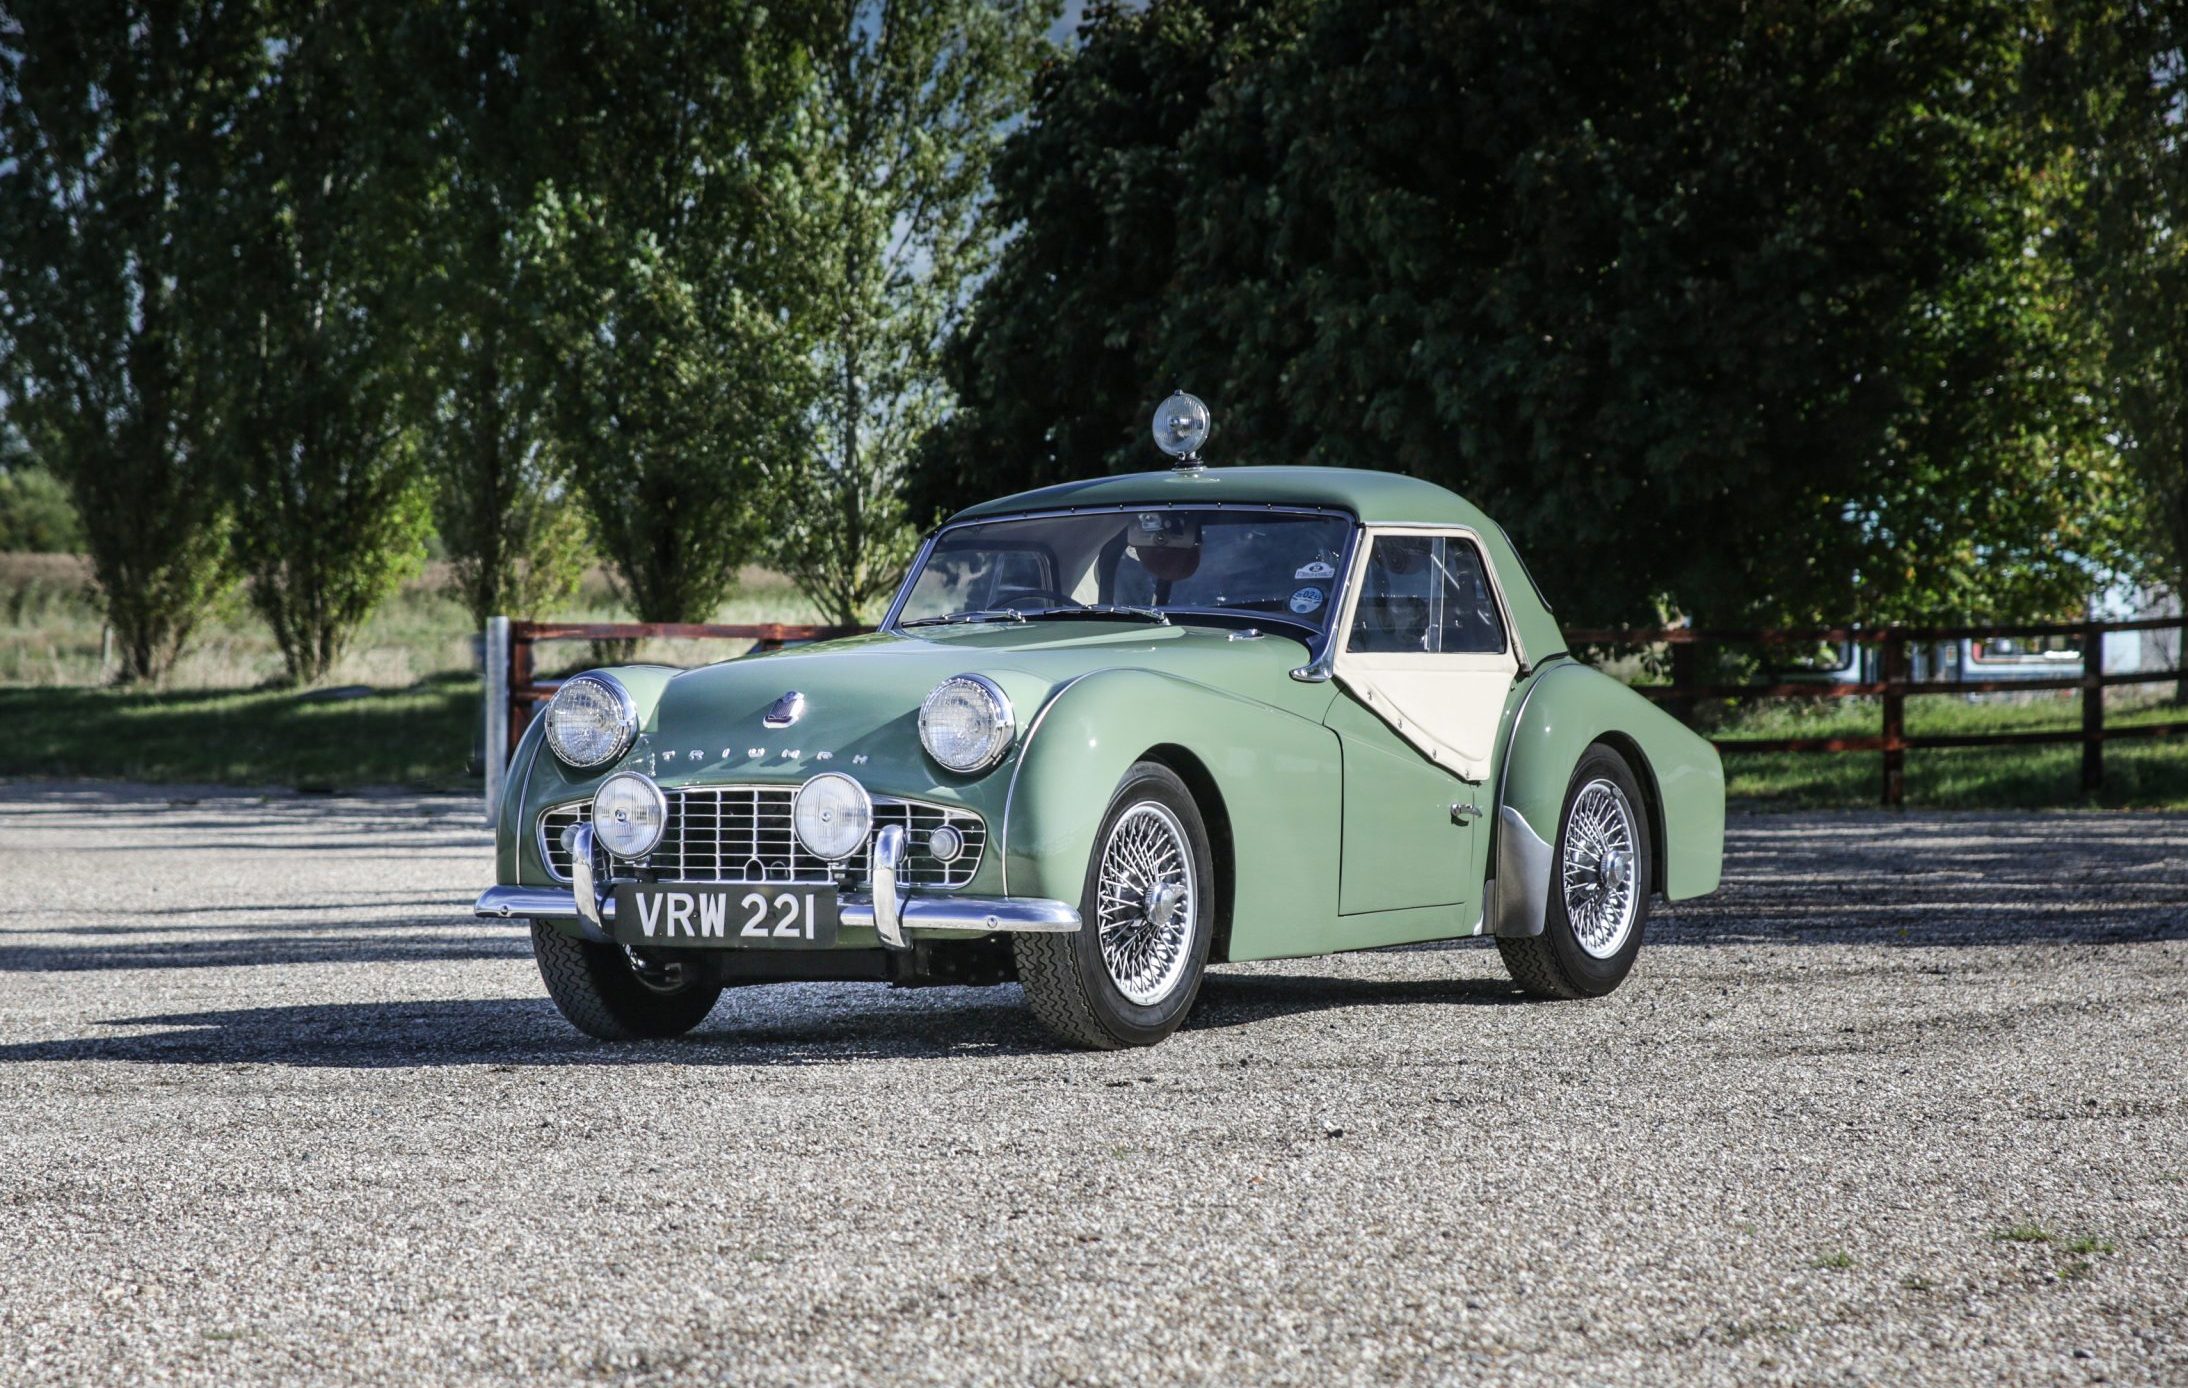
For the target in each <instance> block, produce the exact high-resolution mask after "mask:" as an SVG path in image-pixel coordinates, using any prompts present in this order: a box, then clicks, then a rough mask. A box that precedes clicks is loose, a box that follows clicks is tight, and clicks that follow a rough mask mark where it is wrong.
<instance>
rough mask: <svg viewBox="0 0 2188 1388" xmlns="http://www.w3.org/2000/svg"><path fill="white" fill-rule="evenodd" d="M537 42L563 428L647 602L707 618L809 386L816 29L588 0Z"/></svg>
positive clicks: (719, 9) (755, 537) (632, 581)
mask: <svg viewBox="0 0 2188 1388" xmlns="http://www.w3.org/2000/svg"><path fill="white" fill-rule="evenodd" d="M527 58H528V61H527V62H526V63H525V68H524V70H525V72H526V80H527V81H528V82H532V83H536V84H540V87H541V89H542V90H544V91H550V92H552V93H553V94H554V99H555V101H556V102H557V103H558V105H559V106H560V107H561V108H562V109H563V110H564V111H565V112H566V113H567V115H566V117H565V118H564V119H562V120H560V121H559V123H557V124H556V125H555V126H554V133H555V138H556V140H557V157H558V172H557V174H556V176H555V177H554V178H553V179H552V180H551V181H549V182H547V183H546V184H544V185H542V187H541V188H540V190H539V194H538V198H537V203H536V206H535V208H534V211H533V213H532V214H531V218H530V226H529V229H528V232H527V242H526V247H525V255H526V258H527V261H528V263H529V264H530V265H531V266H532V267H534V270H535V271H536V274H537V275H538V280H537V303H538V305H539V319H538V321H539V322H540V325H541V337H540V341H541V342H542V344H543V346H544V348H545V350H546V352H547V354H548V355H547V360H548V362H549V364H550V366H551V369H552V370H553V371H554V373H555V382H556V383H555V386H554V389H553V391H552V405H553V409H552V414H551V418H552V421H553V438H554V444H555V446H556V447H557V448H558V449H560V450H561V451H562V452H563V454H564V456H565V458H566V459H567V462H568V464H569V467H570V470H571V475H572V477H573V478H574V479H575V482H576V485H577V488H578V490H579V492H580V494H581V495H582V496H583V497H584V498H585V501H586V505H587V511H588V514H589V516H590V519H591V523H592V528H593V532H594V534H595V536H596V538H597V540H598V542H599V544H600V546H601V548H602V551H603V552H604V554H605V556H606V557H607V559H608V560H609V562H610V563H611V564H612V565H613V567H614V570H615V573H616V576H617V578H618V580H619V582H620V583H621V585H622V587H623V590H624V594H625V597H626V598H627V600H628V601H629V603H630V606H631V608H632V609H633V611H634V612H635V613H636V614H637V616H638V618H639V619H640V620H641V621H704V620H706V619H708V618H710V617H711V616H712V615H713V613H714V610H715V608H716V607H717V606H718V605H719V604H720V603H721V602H722V600H723V599H724V598H725V597H726V596H727V595H728V594H729V592H730V590H731V588H732V586H733V584H734V582H735V579H736V572H737V568H738V566H739V565H740V564H741V563H742V562H744V561H745V560H746V559H747V558H749V557H750V556H751V555H752V554H753V553H754V551H755V549H756V547H757V545H758V543H759V540H760V530H761V526H760V513H761V508H760V506H759V505H758V497H757V493H758V488H759V487H760V485H761V482H762V479H763V478H765V477H766V476H768V475H770V473H773V472H778V471H779V470H781V469H782V468H783V467H784V465H785V463H784V460H785V459H787V458H788V457H790V456H791V454H792V453H793V452H794V450H795V449H796V448H797V446H798V432H799V431H798V424H799V408H800V405H801V404H802V402H803V401H804V400H806V399H807V398H809V389H810V386H809V378H810V374H811V363H810V342H809V339H808V337H807V336H806V334H805V332H804V330H803V328H802V326H801V324H802V320H799V319H794V317H793V315H792V312H791V307H792V306H793V305H795V304H798V303H800V302H803V301H805V300H808V299H810V298H811V297H812V287H811V284H810V280H809V277H808V270H809V258H808V257H807V256H806V255H805V254H803V251H804V247H803V246H802V245H801V243H800V241H799V235H800V232H801V228H802V226H803V221H802V214H801V211H800V204H801V202H802V201H803V199H804V198H805V197H806V196H807V193H806V190H805V188H804V187H803V186H801V183H800V179H799V176H798V175H799V166H798V164H797V161H796V155H797V150H798V146H797V141H796V129H795V124H796V116H797V111H798V100H799V96H800V89H801V83H802V81H803V80H804V77H805V75H806V74H805V70H804V68H803V66H802V57H801V51H800V46H799V44H798V43H797V41H796V36H795V34H794V33H793V32H791V29H790V28H789V26H787V25H786V24H785V23H783V22H780V21H777V20H776V19H775V18H774V17H773V16H772V15H771V14H770V13H769V11H767V10H766V9H765V8H764V7H763V6H761V5H759V4H757V3H724V4H718V5H705V6H699V5H686V4H683V3H681V0H592V3H576V4H569V5H564V6H560V7H557V8H556V9H555V10H554V11H553V12H552V13H551V15H550V16H549V21H548V22H547V23H545V24H544V25H542V27H541V28H540V30H539V32H538V33H536V34H535V35H534V36H533V38H532V39H531V40H530V42H529V47H528V49H527Z"/></svg>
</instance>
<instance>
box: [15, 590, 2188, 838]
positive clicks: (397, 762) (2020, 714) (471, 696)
mask: <svg viewBox="0 0 2188 1388" xmlns="http://www.w3.org/2000/svg"><path fill="white" fill-rule="evenodd" d="M534 615H537V616H541V617H546V618H554V619H562V620H571V621H618V620H626V619H628V617H629V615H630V614H629V612H628V611H627V610H625V609H624V608H623V607H622V605H621V604H620V603H619V602H618V601H617V599H616V597H615V594H614V591H613V589H612V587H611V586H610V584H609V582H608V580H607V578H606V577H605V575H603V574H601V573H599V572H597V571H596V572H594V573H593V574H591V575H590V576H589V577H588V578H587V579H586V581H585V583H584V585H583V587H582V588H581V590H580V591H579V593H578V595H577V597H576V598H575V599H574V600H573V601H572V602H571V603H570V605H569V606H568V607H566V608H565V609H563V610H561V611H557V612H551V613H538V614H534ZM715 619H716V620H717V621H723V622H810V621H815V620H817V619H818V618H817V614H816V613H815V612H814V610H813V608H812V605H811V604H810V603H808V602H807V601H806V600H805V599H804V598H803V597H802V596H801V595H799V594H798V592H797V591H796V590H795V589H794V588H792V587H791V586H790V585H789V583H788V582H787V581H786V580H784V579H783V578H782V577H781V576H780V575H777V574H772V573H768V572H766V571H765V570H760V569H748V570H746V571H745V572H744V574H743V575H742V576H741V581H740V586H739V590H738V592H737V594H736V596H734V597H733V598H731V600H730V601H729V602H727V603H725V604H723V606H722V608H721V610H720V611H719V612H717V613H716V614H715ZM470 626H471V624H470V620H469V618H468V617H466V616H465V614H464V611H463V609H462V608H461V607H460V606H459V605H458V604H457V603H456V602H455V601H454V600H453V599H452V598H450V597H449V596H448V592H447V571H446V569H445V568H444V567H439V566H436V567H434V568H431V569H429V570H428V571H427V573H426V574H424V575H423V576H421V577H420V578H419V579H417V580H415V581H413V582H412V583H409V584H407V585H405V586H404V587H403V588H402V589H401V590H400V591H399V592H397V593H396V594H395V595H393V596H392V597H391V598H389V599H388V601H387V602H386V603H384V604H382V606H381V608H380V610H379V611H378V612H377V613H376V614H374V616H373V618H372V620H371V621H369V622H367V623H366V624H365V626H364V628H363V630H361V631H360V632H359V633H358V634H357V637H356V639H355V640H354V641H353V642H352V644H351V647H350V650H349V652H348V654H347V655H345V656H344V657H343V659H342V661H341V663H340V664H339V665H338V666H337V667H336V668H335V670H334V671H333V672H332V674H331V675H330V676H329V678H328V683H329V684H333V685H365V686H369V687H370V688H371V689H372V691H373V693H372V694H371V695H370V696H369V697H367V698H363V699H359V700H355V701H353V702H342V703H312V702H308V701H299V700H298V699H297V697H296V696H295V695H293V694H289V693H283V692H268V691H267V690H266V689H265V688H264V686H266V685H267V684H268V683H269V682H270V681H272V680H274V679H275V678H276V677H278V676H279V674H280V672H281V658H280V653H279V652H278V651H277V650H276V649H275V648H274V644H273V640H272V638H271V636H270V635H268V633H267V632H266V630H265V627H264V625H263V624H262V623H260V622H259V621H258V620H257V618H256V617H255V616H254V615H253V614H252V612H251V610H250V608H249V606H248V604H247V603H245V602H244V601H243V599H242V597H241V596H240V595H232V596H231V597H230V598H229V599H228V600H227V601H225V602H224V603H223V604H222V605H221V606H220V607H219V608H217V609H216V610H215V611H213V612H211V613H208V614H207V615H206V618H205V619H204V621H203V623H202V624H201V626H200V629H199V631H198V633H197V635H196V637H195V638H194V640H193V641H192V644H191V647H190V649H189V651H188V653H187V654H186V655H185V656H184V657H183V660H182V662H181V663H180V665H178V667H177V668H176V670H175V671H174V673H173V675H172V676H171V677H170V678H169V679H168V681H167V682H166V687H165V688H163V689H161V690H158V691H149V692H134V691H132V692H122V691H116V690H111V689H107V688H104V687H103V686H104V685H105V684H106V682H107V680H108V679H109V678H110V677H111V673H112V671H111V666H110V665H108V664H107V663H105V662H103V661H102V659H101V654H100V631H101V623H100V619H99V613H98V608H97V607H96V605H95V604H94V603H93V601H92V597H91V593H90V588H89V570H88V569H87V567H86V565H85V563H84V561H83V560H82V559H80V558H78V557H76V556H73V555H52V554H0V706H4V707H5V709H6V711H7V712H8V713H9V714H11V715H12V716H13V718H14V720H15V729H16V735H15V736H13V737H11V738H10V739H8V741H7V743H6V745H5V746H4V747H0V775H13V776H26V775H36V776H99V777H129V778H134V779H142V780H158V781H206V782H229V783H237V784H247V785H284V784H285V785H325V786H351V785H360V784H386V785H457V784H466V783H470V782H468V778H467V777H466V773H465V767H466V764H467V763H468V761H469V759H470V756H471V748H472V742H473V738H474V735H475V734H474V727H475V723H476V719H477V715H478V709H477V696H476V692H475V691H476V688H477V685H476V678H475V675H474V674H473V655H472V644H471V639H472V635H473V633H472V631H471V629H470ZM741 649H742V644H741V643H735V642H691V641H684V642H646V643H644V644H643V645H641V646H640V648H639V650H638V652H637V654H636V657H635V658H637V659H640V660H658V661H662V662H664V663H667V664H673V665H697V664H703V663H705V662H707V661H710V660H719V659H722V658H723V657H725V656H730V655H735V654H737V653H739V651H740V650H741ZM596 658H597V657H596V653H595V652H593V651H592V650H590V649H589V648H588V646H587V645H586V644H585V643H583V642H568V643H555V644H551V645H546V646H542V647H540V648H539V650H538V653H537V660H538V667H537V668H538V669H539V670H540V672H541V673H542V674H553V673H558V672H563V671H568V670H572V669H578V668H582V667H584V666H586V665H589V664H593V663H595V661H596ZM2078 698H2079V696H2078V695H2071V694H2069V695H2064V696H2045V695H2037V696H2033V697H2031V698H2027V699H2021V700H2016V701H2012V702H2003V701H1995V700H1994V701H1986V702H1982V703H1970V702H1968V701H1967V700H1964V699H1958V698H1952V697H1948V696H1929V697H1918V698H1914V699H1910V700H1908V703H1907V710H1908V730H1909V731H1910V732H1914V733H1926V732H1928V733H1940V732H1977V731H1986V730H2010V729H2024V728H2038V727H2056V728H2069V727H2078V726H2080V719H2081V709H2080V704H2079V702H2078ZM2174 718H2183V719H2188V710H2184V709H2183V708H2181V707H2180V706H2179V705H2174V704H2144V705H2140V706H2136V707H2129V706H2127V705H2126V704H2124V703H2123V704H2121V705H2119V706H2117V707H2116V708H2114V709H2113V710H2112V711H2111V712H2110V715H2109V719H2110V721H2111V722H2114V723H2127V722H2135V721H2152V720H2159V721H2163V720H2169V719H2174ZM1877 729H1878V712H1877V706H1876V701H1875V700H1870V699H1862V700H1837V701H1828V702H1825V701H1818V702H1815V703H1806V704H1794V703H1790V702H1779V703H1774V704H1769V705H1759V706H1755V707H1752V708H1749V709H1746V710H1742V711H1740V712H1738V713H1736V714H1735V715H1733V716H1732V718H1731V719H1730V721H1728V722H1727V723H1726V724H1725V725H1724V726H1723V727H1721V728H1719V729H1717V732H1718V734H1719V735H1721V736H1725V737H1829V736H1839V735H1850V734H1872V735H1873V734H1874V733H1875V732H1876V731H1877ZM2080 766H2081V749H2080V748H2079V747H2078V746H2071V745H2069V746H2059V747H1998V748H1967V749H1959V748H1956V749H1950V750H1943V751H1913V752H1909V753H1908V754H1907V802H1908V803H1909V804H1910V805H1917V806H1933V807H1942V808H1954V807H1962V808H1987V807H1996V806H2010V807H2024V808H2034V807H2043V806H2060V805H2078V804H2085V803H2086V804H2090V805H2097V806H2105V807H2129V808H2164V809H2188V738H2179V739H2149V740H2137V741H2124V742H2117V743H2113V744H2111V745H2110V746H2108V747H2107V748H2106V749H2105V786H2104V789H2103V791H2102V792H2101V793H2099V794H2098V795H2096V796H2094V797H2091V798H2089V799H2088V800H2086V801H2085V800H2084V799H2083V797H2082V796H2081V794H2080V792H2079V784H2080V780H2079V770H2080ZM1725 771H1726V777H1727V784H1726V789H1727V791H1728V792H1729V793H1730V794H1731V795H1732V796H1733V797H1734V799H1735V800H1737V801H1739V802H1741V803H1743V804H1746V805H1748V806H1751V807H1755V808H1782V809H1801V808H1839V807H1859V806H1870V805H1874V804H1876V803H1877V798H1878V797H1877V790H1878V782H1879V778H1880V776H1881V768H1880V758H1879V756H1878V755H1877V754H1876V753H1873V752H1847V753H1834V754H1814V755H1810V754H1791V753H1784V754H1780V753H1737V754H1733V755H1731V756H1728V757H1727V758H1726V760H1725Z"/></svg>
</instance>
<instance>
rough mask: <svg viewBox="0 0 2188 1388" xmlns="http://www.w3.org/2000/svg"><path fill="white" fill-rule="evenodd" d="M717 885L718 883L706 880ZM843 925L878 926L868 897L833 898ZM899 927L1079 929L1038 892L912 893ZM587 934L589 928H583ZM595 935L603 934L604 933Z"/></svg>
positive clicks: (489, 911)
mask: <svg viewBox="0 0 2188 1388" xmlns="http://www.w3.org/2000/svg"><path fill="white" fill-rule="evenodd" d="M708 885H710V886H711V885H718V884H712V883H710V884H708ZM837 905H838V906H839V908H840V909H841V913H842V920H843V923H844V924H845V925H849V926H856V927H858V928H859V929H862V930H868V929H871V930H878V929H879V926H878V925H877V924H876V923H875V920H874V903H873V900H872V898H870V897H867V896H864V895H859V894H853V893H848V892H847V893H845V894H844V895H842V896H840V897H838V898H837ZM597 909H598V911H599V914H600V919H601V920H602V921H603V922H606V921H612V920H614V919H615V897H614V896H613V895H608V896H603V897H601V898H600V901H599V905H598V907H597ZM471 910H472V914H473V915H477V916H485V917H488V918H491V919H495V920H510V919H515V918H518V917H541V918H546V919H558V920H567V919H570V918H571V917H576V918H578V919H580V920H586V922H587V924H588V925H590V924H591V922H590V920H589V919H587V918H586V917H584V916H582V915H580V914H579V912H578V909H577V903H576V902H575V901H574V900H572V897H571V893H569V892H565V891H558V890H556V889H555V888H552V887H488V888H487V889H486V890H485V891H483V892H480V893H479V898H478V900H477V901H476V902H475V903H473V905H472V908H471ZM897 919H898V923H899V927H900V929H910V930H977V931H980V932H981V933H983V934H988V933H996V932H1007V933H1030V934H1044V935H1069V934H1072V933H1074V932H1075V931H1077V930H1078V929H1079V928H1080V921H1079V908H1078V907H1076V906H1073V905H1071V904H1070V903H1069V902H1064V901H1048V900H1045V899H1043V898H1040V897H1002V896H971V897H966V896H914V897H905V898H903V899H901V900H900V901H899V902H898V903H897ZM587 934H588V937H591V931H588V932H587ZM599 938H606V936H605V934H603V935H601V936H600V937H599Z"/></svg>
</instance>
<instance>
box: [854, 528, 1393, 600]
mask: <svg viewBox="0 0 2188 1388" xmlns="http://www.w3.org/2000/svg"><path fill="white" fill-rule="evenodd" d="M1351 533H1352V520H1351V518H1350V517H1349V516H1339V515H1329V514H1322V513H1312V512H1270V511H1258V510H1257V511H1232V510H1220V509H1215V508H1194V507H1166V508H1150V509H1146V510H1132V511H1095V512H1082V513H1079V514H1076V515H1068V516H1040V517H1032V518H1024V519H1017V520H993V521H976V522H972V523H970V524H966V525H955V526H951V527H950V528H949V529H948V530H945V531H943V532H942V534H941V535H940V536H939V537H938V538H937V539H936V540H935V543H934V547H933V548H932V549H931V550H929V551H928V553H927V558H926V562H925V563H923V564H921V565H920V567H919V570H918V572H916V573H914V574H913V575H912V577H911V580H910V582H909V583H908V584H907V585H906V588H905V596H904V600H903V604H902V606H901V607H900V608H899V610H898V612H897V615H896V622H897V625H899V626H903V625H908V624H911V623H916V622H940V621H948V620H968V621H970V620H996V621H1009V620H1012V619H1013V618H1014V617H1019V616H1023V617H1026V618H1033V619H1037V618H1053V617H1059V616H1060V615H1071V614H1075V613H1079V612H1084V611H1085V610H1087V609H1090V608H1092V609H1102V610H1103V615H1115V616H1118V617H1119V618H1125V617H1128V616H1133V615H1138V616H1146V617H1156V616H1157V615H1158V614H1159V615H1166V616H1170V617H1185V616H1190V615H1195V614H1197V615H1203V616H1207V615H1212V614H1231V613H1238V614H1249V613H1251V614H1261V615H1266V616H1268V617H1270V618H1272V619H1274V620H1276V621H1277V622H1280V623H1282V624H1286V625H1292V626H1299V627H1306V628H1310V629H1312V630H1314V631H1320V630H1322V628H1323V627H1324V625H1325V624H1326V623H1327V622H1328V620H1329V614H1330V605H1331V601H1332V599H1333V598H1334V597H1335V594H1336V584H1337V573H1338V566H1339V564H1340V563H1341V562H1342V560H1343V558H1344V549H1345V541H1346V539H1347V537H1349V536H1350V535H1351Z"/></svg>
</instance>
